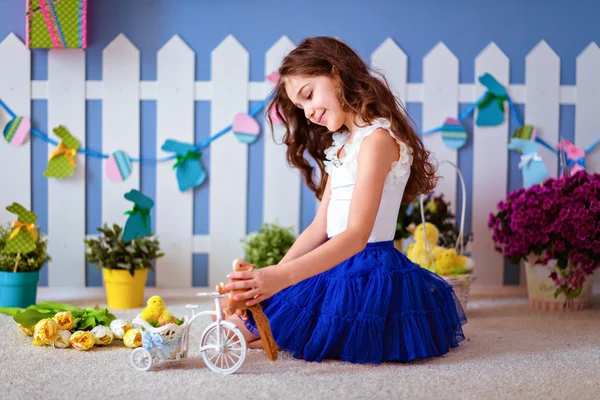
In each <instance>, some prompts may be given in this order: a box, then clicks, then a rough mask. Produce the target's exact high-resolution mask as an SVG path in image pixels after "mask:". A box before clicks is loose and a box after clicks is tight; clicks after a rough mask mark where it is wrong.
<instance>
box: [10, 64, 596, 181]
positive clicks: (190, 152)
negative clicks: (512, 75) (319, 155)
mask: <svg viewBox="0 0 600 400" xmlns="http://www.w3.org/2000/svg"><path fill="white" fill-rule="evenodd" d="M266 79H267V81H268V82H271V83H273V84H277V82H278V81H279V74H278V73H277V72H272V73H270V74H269V75H268V76H267V78H266ZM479 82H480V83H481V84H482V85H484V86H485V87H486V89H487V91H486V92H485V93H484V94H483V96H481V97H480V98H479V99H478V100H477V101H476V102H475V103H474V104H472V105H471V106H470V107H469V108H468V109H467V110H466V111H464V112H463V113H461V114H460V115H459V116H458V118H451V117H449V118H446V119H445V120H444V123H443V125H441V126H439V127H437V128H433V129H430V130H428V131H425V132H421V133H420V135H421V136H426V135H430V134H433V133H436V132H439V133H441V137H442V140H443V142H444V143H445V144H446V146H448V147H450V148H452V149H460V148H462V147H463V146H464V145H465V144H466V142H467V132H466V129H465V127H464V126H463V125H462V121H463V120H465V119H466V118H467V117H469V116H470V115H471V114H472V113H473V112H474V111H475V110H476V109H477V110H478V114H477V121H476V124H477V125H479V126H495V125H499V124H502V123H503V122H504V121H505V103H508V105H509V107H510V109H511V111H512V112H513V113H514V115H515V118H516V120H517V122H518V124H517V125H518V128H516V129H515V131H514V132H513V135H512V138H513V139H521V140H524V141H533V142H535V143H537V144H540V145H542V146H544V147H545V148H547V149H549V150H550V151H552V152H553V153H555V154H558V151H557V150H556V148H555V147H553V146H551V145H549V144H548V143H547V142H545V141H544V140H543V139H542V138H541V137H539V136H537V134H536V131H535V128H534V127H533V126H531V125H522V124H521V123H520V118H519V116H518V113H517V111H516V107H515V106H514V104H513V102H512V100H511V98H510V96H509V95H508V93H507V90H506V88H505V87H504V86H503V85H501V84H500V83H499V82H498V81H496V79H495V78H494V77H493V76H492V75H490V74H488V73H485V74H484V75H482V76H481V77H479ZM269 100H270V98H267V99H265V100H264V101H262V102H261V103H259V104H258V105H257V106H256V107H254V108H253V109H252V110H251V111H250V112H249V113H248V114H245V113H238V114H236V115H235V117H234V121H233V123H232V125H230V126H228V127H226V128H224V129H222V130H221V131H219V132H217V133H216V134H214V135H213V136H211V137H210V138H208V139H205V140H204V141H202V142H201V143H199V144H196V145H192V144H184V143H180V142H176V141H174V140H167V141H166V142H165V144H164V145H163V147H162V149H163V150H164V151H170V152H172V153H175V154H174V155H170V156H167V157H160V158H132V157H129V156H128V155H127V154H125V152H123V151H122V150H117V151H115V152H113V153H112V154H111V155H110V156H109V155H105V154H103V153H101V152H96V151H92V150H87V149H82V148H79V141H77V140H76V139H75V138H73V137H72V136H70V134H68V131H67V130H66V128H64V127H59V128H57V129H55V130H54V131H55V132H57V135H59V133H63V132H66V133H67V134H68V137H69V139H67V140H65V139H64V138H63V141H62V142H61V143H58V142H56V141H54V140H52V139H51V138H49V137H48V135H46V134H45V133H43V132H41V131H39V130H37V129H35V128H31V122H30V120H29V119H27V118H24V117H17V116H16V115H15V114H14V113H13V112H12V111H11V110H10V109H9V108H8V106H6V104H4V103H3V102H2V100H1V99H0V107H2V108H3V109H4V110H5V111H6V112H7V113H8V114H9V115H10V117H11V118H12V120H11V121H10V122H9V123H8V124H7V126H6V127H5V129H4V137H5V140H6V141H7V142H9V143H10V144H11V145H13V146H20V145H22V144H23V143H24V141H25V140H26V139H27V137H28V134H29V132H31V134H33V135H34V136H36V137H39V138H41V139H42V140H44V141H46V142H48V143H51V144H54V145H55V146H58V149H57V150H55V151H53V152H52V153H51V155H50V160H49V163H48V168H47V169H46V172H45V173H44V176H46V177H55V178H66V177H69V176H72V175H73V173H74V169H75V155H76V154H77V153H82V154H84V155H87V156H90V157H99V158H104V159H107V162H106V164H105V173H106V174H107V177H108V178H109V179H110V180H111V181H115V182H122V181H124V180H126V179H127V178H128V177H129V176H130V175H131V170H132V163H133V162H140V163H142V162H152V163H158V162H165V161H169V160H177V162H176V164H175V165H174V166H173V168H174V169H176V170H177V173H176V175H177V180H178V185H179V190H180V191H182V192H183V191H185V190H189V189H193V188H195V187H198V186H199V185H201V184H202V183H203V182H204V181H205V180H206V177H207V174H206V171H205V170H204V168H203V167H202V164H201V163H200V158H201V156H202V153H201V152H200V150H201V149H203V148H204V147H207V146H209V145H210V143H211V142H212V141H214V140H216V139H218V138H219V137H221V136H223V135H224V134H226V133H228V132H229V131H233V133H234V135H235V136H236V138H237V139H238V140H239V141H240V142H241V143H244V144H251V143H254V142H255V141H256V140H257V139H258V135H259V132H260V125H259V124H258V122H257V121H256V120H255V119H254V118H253V117H254V116H255V115H256V114H258V112H259V111H261V110H262V109H263V108H264V107H265V106H266V104H267V103H268V102H269ZM274 111H275V110H274V108H271V109H269V110H267V112H268V113H269V115H270V117H271V120H272V122H273V123H274V124H281V123H282V122H281V121H280V120H279V118H278V117H277V114H276V113H275V112H274ZM59 137H61V136H60V135H59ZM599 142H600V139H598V140H597V141H595V142H594V143H593V144H592V145H590V146H589V147H588V149H586V150H585V151H584V154H583V155H582V154H581V151H579V152H578V153H577V156H575V155H573V153H571V156H568V155H567V161H566V162H567V164H568V165H569V166H570V168H571V171H572V173H574V172H576V171H577V170H579V169H581V168H584V169H585V153H589V152H590V151H592V150H593V148H594V147H595V146H596V145H597V144H598V143H599ZM561 143H563V144H565V145H566V147H567V148H569V145H568V143H566V142H562V141H561ZM559 145H560V144H559ZM509 149H511V150H514V151H516V152H518V153H522V154H523V150H524V149H525V150H526V151H531V149H530V146H525V143H519V142H518V141H514V142H512V144H510V145H509ZM579 150H581V149H579ZM565 151H566V150H565ZM534 153H537V150H536V151H535V152H534ZM523 155H524V156H526V157H527V160H528V161H527V162H524V163H522V164H521V165H522V168H521V169H522V170H524V174H526V175H527V182H528V183H530V182H532V181H534V180H536V179H538V180H539V179H541V177H542V176H543V175H544V174H543V173H542V170H541V169H538V168H537V167H536V168H534V171H533V172H532V169H531V168H530V167H529V166H530V164H531V162H532V161H535V162H539V161H540V160H539V159H538V157H536V156H534V155H531V153H529V154H523ZM522 161H523V160H522ZM542 163H543V160H542ZM533 165H535V164H533ZM526 166H527V167H526ZM544 167H545V166H544ZM534 177H535V179H534Z"/></svg>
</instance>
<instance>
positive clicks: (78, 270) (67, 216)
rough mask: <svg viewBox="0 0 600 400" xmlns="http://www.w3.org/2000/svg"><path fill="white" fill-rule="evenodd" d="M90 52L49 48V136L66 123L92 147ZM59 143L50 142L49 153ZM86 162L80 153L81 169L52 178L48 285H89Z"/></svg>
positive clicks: (81, 141)
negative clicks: (87, 61)
mask: <svg viewBox="0 0 600 400" xmlns="http://www.w3.org/2000/svg"><path fill="white" fill-rule="evenodd" d="M85 85H86V79H85V51H84V50H82V49H52V50H50V51H49V53H48V135H49V136H50V137H51V138H53V139H54V140H56V141H58V142H60V140H61V139H60V138H58V137H57V136H56V135H55V134H54V133H53V129H54V128H56V127H58V126H59V125H63V126H65V127H66V128H67V129H68V130H69V132H70V133H71V135H73V136H74V137H75V138H77V139H78V140H79V145H80V147H81V148H85V147H86V140H85V139H86V134H85V132H86V91H85ZM54 150H56V146H54V145H53V144H48V154H49V155H50V154H51V153H52V151H54ZM85 163H86V157H85V155H83V154H80V153H78V154H77V155H76V156H75V165H76V167H75V173H74V174H73V176H71V177H69V178H65V179H57V178H48V237H49V238H51V239H50V240H48V253H49V254H50V255H51V256H52V262H51V263H50V265H49V268H48V286H71V287H84V286H85V272H86V264H85V244H84V241H83V240H84V238H85V220H86V207H85V187H86V186H85V185H86V179H85Z"/></svg>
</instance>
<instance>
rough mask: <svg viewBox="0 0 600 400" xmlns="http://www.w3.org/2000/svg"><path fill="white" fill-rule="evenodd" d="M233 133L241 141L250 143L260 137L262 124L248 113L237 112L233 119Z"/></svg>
mask: <svg viewBox="0 0 600 400" xmlns="http://www.w3.org/2000/svg"><path fill="white" fill-rule="evenodd" d="M233 133H234V134H235V136H236V137H237V139H238V140H239V141H240V142H242V143H246V144H250V143H253V142H254V141H256V139H258V134H259V133H260V126H259V125H258V122H257V121H256V120H255V119H254V118H252V117H251V116H249V115H248V114H244V113H237V114H236V115H235V117H234V119H233Z"/></svg>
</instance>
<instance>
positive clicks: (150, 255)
mask: <svg viewBox="0 0 600 400" xmlns="http://www.w3.org/2000/svg"><path fill="white" fill-rule="evenodd" d="M98 231H99V232H100V235H99V236H98V237H91V238H88V239H85V244H86V248H87V250H88V251H87V253H86V258H87V259H88V260H89V261H90V262H92V263H94V264H96V268H97V269H99V268H102V277H103V280H104V283H105V287H106V297H107V300H108V307H109V308H116V309H127V308H138V307H142V306H143V304H144V288H145V286H146V280H147V278H148V269H151V270H152V271H154V265H153V261H154V260H156V259H158V258H160V257H162V256H164V254H163V253H161V252H160V244H159V241H158V239H157V238H156V237H155V236H154V235H153V234H149V235H147V236H144V237H142V236H140V235H138V236H137V238H136V239H132V240H128V241H125V240H123V229H122V228H121V227H120V226H119V225H117V224H113V226H112V228H110V227H109V226H108V225H106V224H105V225H104V227H103V228H98Z"/></svg>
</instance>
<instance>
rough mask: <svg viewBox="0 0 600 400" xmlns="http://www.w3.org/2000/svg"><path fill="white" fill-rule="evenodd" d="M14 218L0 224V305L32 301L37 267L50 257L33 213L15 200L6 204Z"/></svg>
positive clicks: (41, 265)
mask: <svg viewBox="0 0 600 400" xmlns="http://www.w3.org/2000/svg"><path fill="white" fill-rule="evenodd" d="M6 209H7V210H8V211H10V212H13V213H15V214H17V215H18V217H19V219H18V221H15V222H14V223H12V224H6V225H3V226H0V307H17V308H26V307H29V306H31V305H33V304H36V300H37V287H38V282H39V278H40V270H41V269H42V267H43V266H44V265H45V264H46V262H48V261H51V257H50V256H49V255H48V254H47V253H46V249H47V238H46V237H45V236H44V235H43V234H42V232H41V230H40V228H39V227H37V226H35V225H34V223H35V222H36V220H37V216H36V215H35V214H34V213H32V212H31V211H28V210H26V209H25V208H24V207H22V206H21V205H20V204H18V203H13V204H12V205H11V206H8V207H6Z"/></svg>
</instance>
